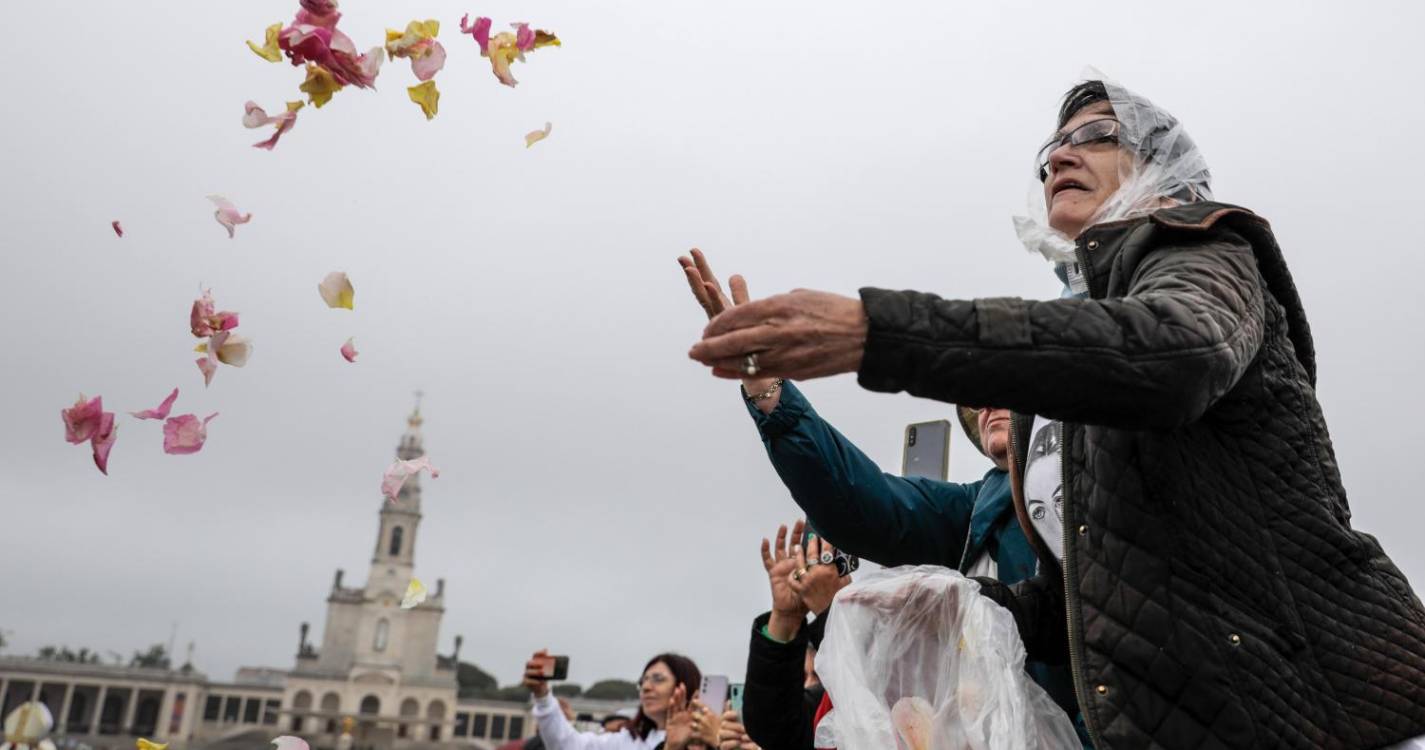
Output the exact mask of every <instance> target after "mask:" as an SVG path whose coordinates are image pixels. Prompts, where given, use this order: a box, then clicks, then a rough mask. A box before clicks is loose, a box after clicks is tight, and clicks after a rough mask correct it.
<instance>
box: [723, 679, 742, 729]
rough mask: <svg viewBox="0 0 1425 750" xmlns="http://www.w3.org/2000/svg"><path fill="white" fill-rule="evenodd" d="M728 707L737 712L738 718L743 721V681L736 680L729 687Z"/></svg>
mask: <svg viewBox="0 0 1425 750" xmlns="http://www.w3.org/2000/svg"><path fill="white" fill-rule="evenodd" d="M727 702H728V708H731V709H732V710H733V712H734V713H736V714H737V720H738V721H742V683H740V682H734V683H732V684H731V685H729V686H728V688H727Z"/></svg>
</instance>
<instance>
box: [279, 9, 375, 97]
mask: <svg viewBox="0 0 1425 750" xmlns="http://www.w3.org/2000/svg"><path fill="white" fill-rule="evenodd" d="M301 5H302V7H301V9H300V10H298V11H297V16H296V18H295V19H294V20H293V22H292V24H291V25H289V26H288V27H287V28H285V29H283V30H282V33H281V34H279V35H278V37H277V43H278V45H279V46H280V47H281V49H282V51H283V52H285V53H287V59H289V60H291V61H292V64H293V65H302V64H304V63H307V62H311V63H312V64H313V65H317V66H320V67H321V68H323V69H324V70H326V71H327V72H328V73H330V74H331V75H332V78H334V79H335V80H336V82H337V83H338V84H339V85H342V86H356V87H358V88H371V87H373V86H374V85H375V84H376V75H377V73H379V72H380V70H381V63H382V62H384V61H385V59H386V51H385V50H384V49H383V48H381V47H373V48H372V49H371V50H370V51H369V52H366V53H364V54H363V53H359V52H357V51H356V44H355V43H353V42H352V41H351V37H348V36H347V35H346V34H343V33H342V32H341V31H340V30H339V29H337V27H336V26H337V22H338V21H340V20H341V13H339V12H337V9H336V3H335V2H334V1H333V0H301Z"/></svg>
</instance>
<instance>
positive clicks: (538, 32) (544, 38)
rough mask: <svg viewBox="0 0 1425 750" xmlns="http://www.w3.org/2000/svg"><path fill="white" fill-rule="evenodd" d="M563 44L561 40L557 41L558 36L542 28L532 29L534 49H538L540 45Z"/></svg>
mask: <svg viewBox="0 0 1425 750" xmlns="http://www.w3.org/2000/svg"><path fill="white" fill-rule="evenodd" d="M563 46H564V43H563V42H561V41H559V37H557V36H555V35H553V34H551V33H549V32H548V31H545V30H544V29H535V31H534V48H535V49H539V48H540V47H563Z"/></svg>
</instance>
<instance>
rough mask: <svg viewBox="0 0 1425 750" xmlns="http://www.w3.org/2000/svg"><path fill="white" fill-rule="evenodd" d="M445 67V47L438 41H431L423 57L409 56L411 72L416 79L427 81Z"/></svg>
mask: <svg viewBox="0 0 1425 750" xmlns="http://www.w3.org/2000/svg"><path fill="white" fill-rule="evenodd" d="M444 67H445V47H444V46H442V45H441V43H440V42H437V41H434V40H432V41H431V45H430V51H429V52H427V53H426V54H425V56H424V57H413V58H411V72H412V73H415V74H416V79H417V80H421V81H429V80H430V79H431V78H433V77H434V76H435V74H436V73H439V72H440V69H441V68H444Z"/></svg>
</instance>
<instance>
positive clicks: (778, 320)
mask: <svg viewBox="0 0 1425 750" xmlns="http://www.w3.org/2000/svg"><path fill="white" fill-rule="evenodd" d="M869 335H870V320H869V318H867V317H866V309H865V307H864V306H863V305H862V304H861V300H859V299H853V298H851V297H843V296H841V295H839V294H831V293H829V292H816V291H811V290H808V289H798V290H796V291H793V292H791V293H789V294H778V295H776V296H773V297H767V298H765V299H760V300H757V301H756V302H750V301H749V302H746V303H742V304H738V305H735V306H733V307H732V308H731V309H727V310H724V311H723V312H721V313H719V314H718V315H717V316H716V317H714V318H713V319H712V320H711V321H709V322H708V325H707V327H706V328H704V329H703V338H702V340H701V341H699V342H698V343H696V344H694V345H693V348H692V349H691V350H689V351H688V356H689V357H692V358H693V359H695V360H697V361H699V362H702V363H703V364H705V365H707V366H709V367H711V368H713V375H716V376H717V377H720V378H742V377H746V375H747V370H748V366H749V365H752V366H755V367H756V372H757V374H759V375H761V376H763V377H782V378H787V379H789V380H807V379H809V378H821V377H826V376H829V375H839V374H841V373H847V372H856V371H858V370H860V369H861V358H862V356H863V355H864V354H865V350H866V339H867V337H868V336H869ZM754 352H755V353H756V358H755V359H753V360H749V359H748V355H749V354H752V353H754Z"/></svg>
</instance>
